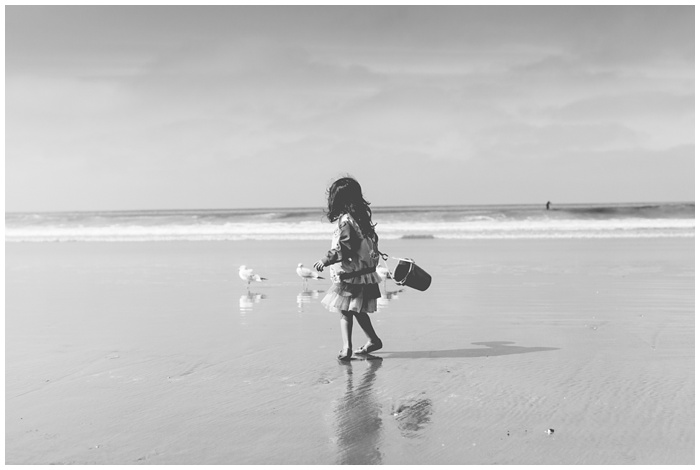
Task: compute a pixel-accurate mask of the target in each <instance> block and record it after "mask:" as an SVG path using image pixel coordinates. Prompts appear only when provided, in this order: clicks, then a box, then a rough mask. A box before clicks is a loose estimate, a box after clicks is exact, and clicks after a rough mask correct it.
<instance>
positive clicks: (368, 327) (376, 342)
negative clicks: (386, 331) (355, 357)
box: [355, 312, 383, 353]
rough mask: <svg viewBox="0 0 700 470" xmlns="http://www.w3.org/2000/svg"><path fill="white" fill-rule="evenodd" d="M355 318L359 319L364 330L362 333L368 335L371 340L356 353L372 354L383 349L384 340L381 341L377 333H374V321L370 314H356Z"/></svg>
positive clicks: (358, 321)
mask: <svg viewBox="0 0 700 470" xmlns="http://www.w3.org/2000/svg"><path fill="white" fill-rule="evenodd" d="M355 318H357V323H359V324H360V328H362V331H364V332H365V335H367V338H368V339H369V342H368V343H367V344H365V345H364V346H363V347H362V348H361V349H358V350H357V351H355V353H357V352H360V353H371V352H372V351H376V350H378V349H381V348H382V346H383V344H382V340H381V339H379V336H377V333H376V332H375V331H374V326H372V320H370V318H369V314H367V313H366V312H361V313H355Z"/></svg>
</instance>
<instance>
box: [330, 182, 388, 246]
mask: <svg viewBox="0 0 700 470" xmlns="http://www.w3.org/2000/svg"><path fill="white" fill-rule="evenodd" d="M326 195H327V196H328V212H326V217H328V220H329V221H331V222H335V221H336V220H338V218H339V217H340V216H341V215H343V214H350V216H351V217H352V218H353V219H355V222H357V225H359V226H360V230H362V235H363V236H365V237H366V238H370V239H372V240H374V241H375V242H378V241H379V236H378V235H377V232H376V231H375V230H374V227H375V226H376V225H377V224H375V223H372V209H370V208H369V205H370V203H369V202H368V201H367V200H365V198H364V197H363V196H362V188H361V187H360V183H358V182H357V181H356V180H355V179H354V178H351V177H349V176H347V177H344V178H340V179H339V180H337V181H335V182H334V183H333V184H331V185H330V187H329V188H328V190H327V191H326Z"/></svg>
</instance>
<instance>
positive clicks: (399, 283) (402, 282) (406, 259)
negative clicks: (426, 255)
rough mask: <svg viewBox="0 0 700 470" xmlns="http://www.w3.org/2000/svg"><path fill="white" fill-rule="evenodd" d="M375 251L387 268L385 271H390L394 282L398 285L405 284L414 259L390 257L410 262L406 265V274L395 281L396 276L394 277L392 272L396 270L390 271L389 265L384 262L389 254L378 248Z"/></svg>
mask: <svg viewBox="0 0 700 470" xmlns="http://www.w3.org/2000/svg"><path fill="white" fill-rule="evenodd" d="M377 251H378V252H379V257H380V258H381V259H382V262H383V263H384V267H385V268H386V269H387V271H389V272H390V273H391V277H392V278H393V279H394V282H395V283H397V284H398V285H400V286H403V285H405V283H406V280H407V279H408V275H409V274H411V271H413V265H414V264H415V261H413V260H412V259H410V258H396V257H394V256H392V257H391V259H395V260H397V261H406V262H407V263H409V264H410V266H409V267H408V272H406V276H405V277H404V278H403V279H402V280H400V281H397V280H396V278H395V277H394V273H395V271H396V270H394V271H392V270H391V269H389V265H388V264H387V263H386V260H388V259H389V255H387V254H386V253H382V252H381V251H379V250H377Z"/></svg>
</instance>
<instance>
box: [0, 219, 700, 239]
mask: <svg viewBox="0 0 700 470" xmlns="http://www.w3.org/2000/svg"><path fill="white" fill-rule="evenodd" d="M332 230H333V226H332V225H331V224H328V223H322V222H319V221H301V222H272V221H258V222H225V223H209V224H207V223H190V224H185V223H167V224H160V225H159V224H152V223H149V224H147V225H138V224H135V223H130V224H111V225H89V226H85V225H71V224H59V225H22V226H16V227H13V226H7V227H6V231H5V241H7V242H48V241H101V242H114V241H168V240H170V241H179V240H183V241H186V240H191V241H206V240H321V239H328V238H329V237H330V236H331V233H332ZM377 230H378V232H379V234H380V237H381V238H382V239H398V238H404V237H432V238H438V239H439V238H445V239H489V238H493V239H498V238H503V239H517V238H640V237H694V236H695V220H694V219H642V218H627V219H554V220H552V219H544V218H538V219H521V220H494V219H491V220H486V219H481V220H471V221H430V222H410V221H395V222H388V223H381V224H380V225H378V226H377Z"/></svg>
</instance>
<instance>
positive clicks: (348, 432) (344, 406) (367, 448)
mask: <svg viewBox="0 0 700 470" xmlns="http://www.w3.org/2000/svg"><path fill="white" fill-rule="evenodd" d="M364 365H366V367H367V368H366V369H365V370H364V372H363V373H362V376H361V377H360V378H359V380H357V379H356V378H355V377H354V369H355V368H360V367H362V366H364ZM381 365H382V359H381V358H379V357H376V356H367V360H365V361H350V362H348V363H344V364H343V367H344V368H345V384H346V390H345V394H344V395H343V397H341V398H340V399H339V400H338V403H337V406H336V408H335V411H334V415H335V424H336V437H337V443H338V463H339V464H349V465H370V464H381V463H382V453H381V450H380V441H381V431H382V417H381V413H382V410H381V406H380V404H379V401H378V400H377V397H376V396H375V393H374V391H373V390H372V385H373V383H374V379H375V378H376V372H377V370H378V369H379V368H380V367H381ZM356 380H357V383H356V382H355V381H356Z"/></svg>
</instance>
